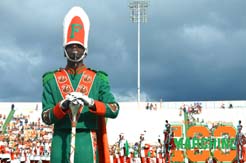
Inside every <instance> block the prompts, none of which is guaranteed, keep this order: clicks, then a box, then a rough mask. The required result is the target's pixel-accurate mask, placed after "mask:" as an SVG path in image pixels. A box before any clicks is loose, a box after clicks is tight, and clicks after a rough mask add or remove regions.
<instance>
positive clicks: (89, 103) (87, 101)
mask: <svg viewBox="0 0 246 163" xmlns="http://www.w3.org/2000/svg"><path fill="white" fill-rule="evenodd" d="M69 95H71V96H73V97H74V98H76V99H78V100H79V101H80V100H81V101H82V102H83V103H84V104H85V105H86V106H89V107H93V106H94V100H93V99H92V98H90V97H88V96H86V95H84V94H83V93H80V92H72V93H70V94H69Z"/></svg>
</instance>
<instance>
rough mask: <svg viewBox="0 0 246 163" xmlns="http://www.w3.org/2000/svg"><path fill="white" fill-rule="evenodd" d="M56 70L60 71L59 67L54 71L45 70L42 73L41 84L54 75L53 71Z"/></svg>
mask: <svg viewBox="0 0 246 163" xmlns="http://www.w3.org/2000/svg"><path fill="white" fill-rule="evenodd" d="M57 71H60V69H57V70H55V71H49V72H46V73H44V75H43V84H44V83H46V82H47V81H49V80H50V79H52V78H53V77H54V75H53V74H54V73H55V72H57Z"/></svg>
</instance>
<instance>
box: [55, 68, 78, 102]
mask: <svg viewBox="0 0 246 163" xmlns="http://www.w3.org/2000/svg"><path fill="white" fill-rule="evenodd" d="M54 76H55V79H56V84H57V86H58V88H59V90H60V93H61V95H62V97H63V99H64V98H65V97H66V95H67V94H69V93H71V92H73V91H74V89H73V86H72V83H71V81H70V79H69V76H68V74H67V72H66V71H65V70H64V69H62V70H61V71H58V72H56V73H55V74H54Z"/></svg>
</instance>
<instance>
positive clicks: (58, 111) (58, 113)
mask: <svg viewBox="0 0 246 163" xmlns="http://www.w3.org/2000/svg"><path fill="white" fill-rule="evenodd" d="M53 113H54V116H55V117H56V118H57V119H62V118H63V117H64V116H65V115H66V113H65V112H63V111H62V109H61V108H60V104H59V103H58V104H56V106H55V107H54V109H53Z"/></svg>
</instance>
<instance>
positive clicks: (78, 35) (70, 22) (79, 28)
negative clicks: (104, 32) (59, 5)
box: [63, 6, 90, 52]
mask: <svg viewBox="0 0 246 163" xmlns="http://www.w3.org/2000/svg"><path fill="white" fill-rule="evenodd" d="M89 29H90V21H89V18H88V16H87V14H86V13H85V11H84V10H83V9H82V8H81V7H78V6H75V7H72V8H71V9H70V10H69V11H68V13H67V14H66V16H65V18H64V22H63V32H64V35H63V37H64V42H63V46H64V48H65V47H66V46H67V45H69V44H74V43H77V44H80V45H82V46H83V47H84V48H85V49H86V52H87V50H88V35H89Z"/></svg>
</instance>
